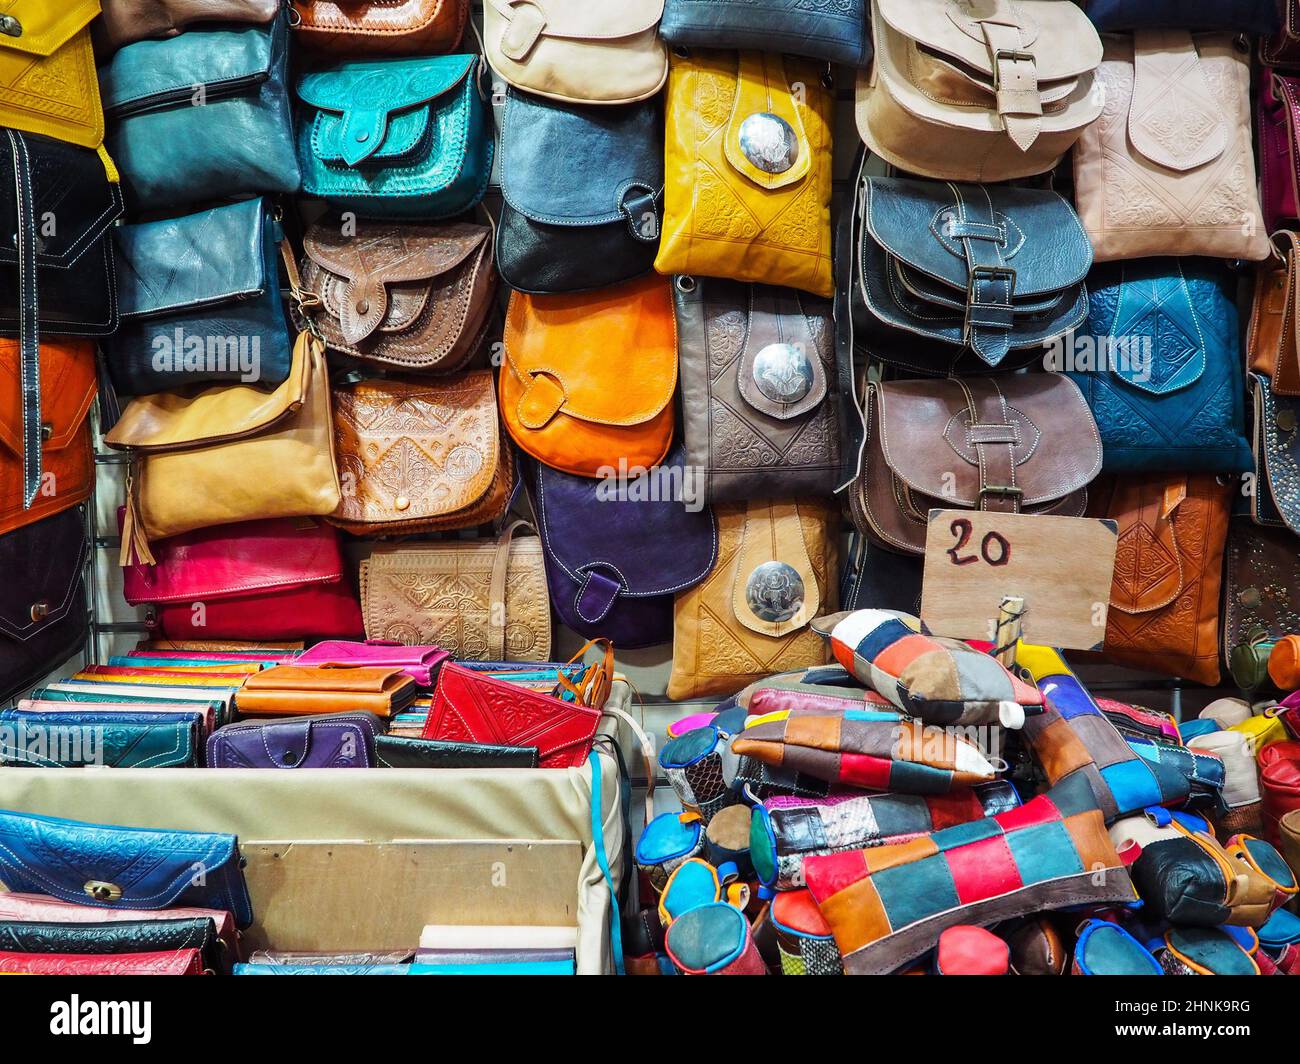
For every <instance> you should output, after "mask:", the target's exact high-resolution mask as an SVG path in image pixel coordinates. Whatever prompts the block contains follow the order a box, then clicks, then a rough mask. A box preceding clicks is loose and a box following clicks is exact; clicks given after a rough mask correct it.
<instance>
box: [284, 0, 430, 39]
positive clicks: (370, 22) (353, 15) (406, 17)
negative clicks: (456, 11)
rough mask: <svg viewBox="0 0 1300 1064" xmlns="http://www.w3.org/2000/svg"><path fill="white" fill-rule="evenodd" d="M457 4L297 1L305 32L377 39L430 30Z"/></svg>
mask: <svg viewBox="0 0 1300 1064" xmlns="http://www.w3.org/2000/svg"><path fill="white" fill-rule="evenodd" d="M452 2H455V0H397V2H396V3H393V2H392V0H390V2H388V3H383V4H376V3H374V2H373V0H294V3H293V8H294V10H295V11H296V12H298V17H299V18H300V19H301V20H302V22H301V27H302V29H303V30H304V31H306V32H310V31H312V30H323V31H327V32H328V31H331V30H347V31H349V32H353V33H365V34H372V35H376V36H399V35H403V34H409V33H414V32H416V31H418V30H421V29H423V28H424V27H425V26H428V25H429V24H430V23H432V22H433V21H434V20H435V19H437V18H438V16H439V15H441V14H442V11H443V9H444V8H445V7H446V6H447V5H448V3H452Z"/></svg>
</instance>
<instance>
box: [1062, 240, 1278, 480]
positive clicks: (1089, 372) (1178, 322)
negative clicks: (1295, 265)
mask: <svg viewBox="0 0 1300 1064" xmlns="http://www.w3.org/2000/svg"><path fill="white" fill-rule="evenodd" d="M1088 290H1089V301H1090V308H1091V309H1090V313H1089V317H1088V325H1087V328H1086V329H1084V330H1083V331H1082V332H1081V333H1080V334H1079V335H1077V336H1073V337H1066V338H1065V341H1064V343H1063V345H1062V346H1058V347H1057V348H1055V349H1054V350H1052V349H1049V359H1051V360H1052V361H1053V362H1054V363H1055V362H1056V361H1057V360H1058V359H1059V360H1060V361H1061V364H1059V365H1057V364H1053V365H1052V367H1051V368H1053V369H1062V370H1065V371H1067V373H1068V375H1069V376H1070V377H1071V379H1073V381H1074V382H1075V383H1076V384H1077V385H1078V386H1079V389H1080V391H1082V392H1083V397H1084V399H1085V400H1087V403H1088V406H1089V407H1091V408H1092V413H1093V417H1094V418H1096V421H1097V427H1098V429H1099V430H1100V432H1101V440H1102V448H1103V457H1102V470H1103V472H1106V473H1139V472H1141V473H1147V472H1180V471H1183V470H1187V471H1193V470H1199V471H1202V472H1211V473H1241V472H1245V471H1247V470H1249V469H1250V468H1252V464H1253V459H1252V457H1251V451H1250V445H1249V444H1248V443H1247V441H1246V421H1245V412H1244V402H1245V400H1244V397H1243V391H1244V388H1243V383H1242V374H1241V368H1240V367H1241V346H1240V341H1239V339H1238V335H1237V333H1238V330H1237V305H1236V300H1235V294H1236V282H1235V280H1234V279H1233V277H1232V275H1231V274H1230V273H1229V272H1228V271H1227V270H1226V269H1224V268H1223V267H1222V266H1220V265H1219V264H1218V263H1216V262H1214V261H1213V260H1209V259H1197V258H1185V259H1174V258H1167V259H1137V260H1133V261H1130V262H1116V263H1106V264H1103V265H1099V266H1097V267H1095V268H1094V269H1093V271H1092V273H1091V274H1090V275H1089V277H1088ZM1070 340H1073V344H1072V345H1071V344H1070V343H1069V341H1070Z"/></svg>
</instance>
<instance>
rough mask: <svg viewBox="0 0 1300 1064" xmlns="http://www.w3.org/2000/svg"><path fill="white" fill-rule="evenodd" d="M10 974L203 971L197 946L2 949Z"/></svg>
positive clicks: (3, 968)
mask: <svg viewBox="0 0 1300 1064" xmlns="http://www.w3.org/2000/svg"><path fill="white" fill-rule="evenodd" d="M0 972H3V973H5V974H7V975H202V974H203V957H202V955H201V954H200V953H199V951H198V950H196V949H169V950H166V951H165V952H163V953H114V954H103V955H100V954H94V953H0Z"/></svg>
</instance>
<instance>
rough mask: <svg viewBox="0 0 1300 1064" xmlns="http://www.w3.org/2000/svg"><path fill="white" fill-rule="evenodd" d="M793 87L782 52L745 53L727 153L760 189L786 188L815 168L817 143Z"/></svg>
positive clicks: (738, 74)
mask: <svg viewBox="0 0 1300 1064" xmlns="http://www.w3.org/2000/svg"><path fill="white" fill-rule="evenodd" d="M792 89H793V87H792V85H791V83H790V78H789V77H788V76H787V75H786V69H785V60H784V59H783V58H782V57H781V56H779V55H775V54H773V53H771V52H741V53H740V58H739V62H738V63H737V70H736V88H735V99H734V101H733V102H732V105H731V117H730V118H729V119H728V121H727V133H726V138H725V140H724V141H723V154H724V155H725V157H726V160H727V162H728V163H730V164H731V167H732V169H734V170H735V171H736V173H738V174H740V175H741V177H744V178H746V179H747V180H749V181H751V182H753V183H754V184H755V185H758V186H759V188H763V189H768V190H774V189H778V188H785V187H786V186H788V185H793V184H795V183H796V182H798V181H801V180H803V178H805V177H807V176H808V173H809V171H810V170H811V169H812V146H811V142H810V140H809V138H808V131H807V130H806V129H805V128H804V124H803V118H802V116H801V115H800V109H799V108H798V107H796V106H795V98H794V92H793V91H792Z"/></svg>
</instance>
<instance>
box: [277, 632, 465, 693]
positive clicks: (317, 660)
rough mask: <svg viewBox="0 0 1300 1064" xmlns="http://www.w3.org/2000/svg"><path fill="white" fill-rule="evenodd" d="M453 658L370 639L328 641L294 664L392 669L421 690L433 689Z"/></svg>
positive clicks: (440, 651) (429, 649) (432, 649)
mask: <svg viewBox="0 0 1300 1064" xmlns="http://www.w3.org/2000/svg"><path fill="white" fill-rule="evenodd" d="M450 657H451V655H450V654H448V653H447V651H445V650H443V649H442V648H441V647H435V646H403V645H402V644H401V643H397V642H393V641H390V640H387V639H367V640H366V641H365V642H364V643H352V642H348V641H347V640H345V639H327V640H324V641H323V642H320V643H317V644H316V645H315V646H314V647H312V648H311V649H310V650H308V651H307V652H306V653H303V654H299V655H298V656H297V657H296V658H294V659H293V664H295V665H381V666H388V667H390V668H394V669H401V670H402V672H404V673H406V675H408V676H409V677H410V678H411V679H412V680H414V681H415V683H416V686H417V687H432V686H433V679H434V677H435V676H437V675H438V670H439V669H441V668H442V663H443V662H444V661H446V660H447V659H448V658H450ZM286 664H288V663H287V662H286Z"/></svg>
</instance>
